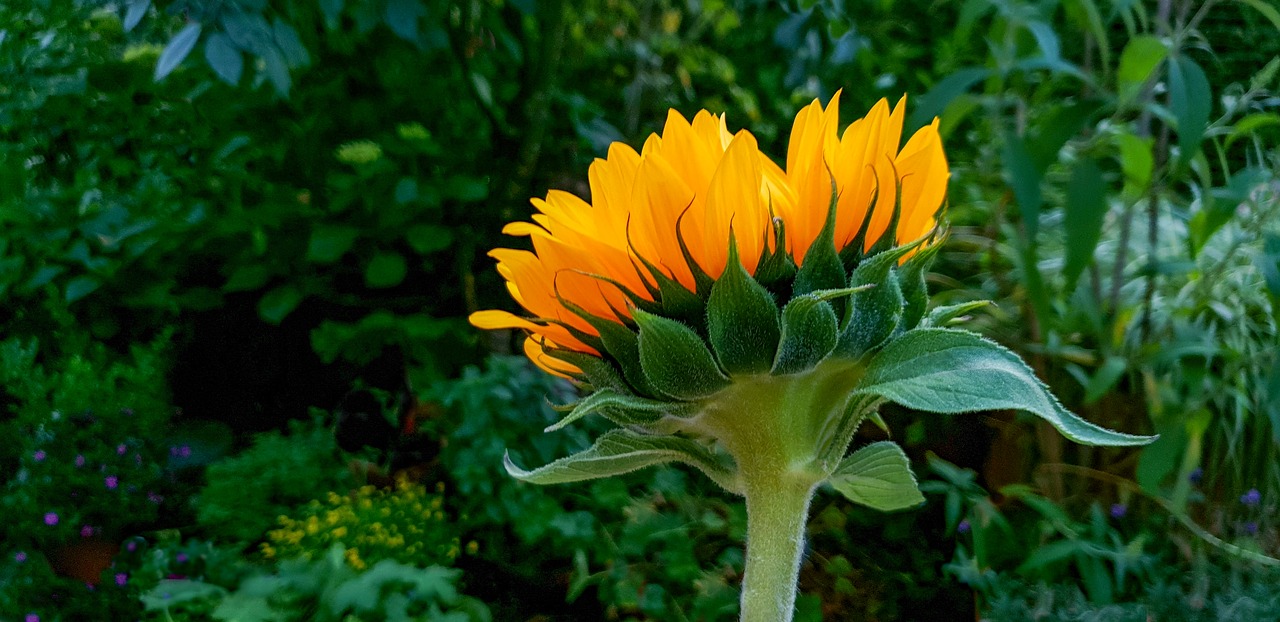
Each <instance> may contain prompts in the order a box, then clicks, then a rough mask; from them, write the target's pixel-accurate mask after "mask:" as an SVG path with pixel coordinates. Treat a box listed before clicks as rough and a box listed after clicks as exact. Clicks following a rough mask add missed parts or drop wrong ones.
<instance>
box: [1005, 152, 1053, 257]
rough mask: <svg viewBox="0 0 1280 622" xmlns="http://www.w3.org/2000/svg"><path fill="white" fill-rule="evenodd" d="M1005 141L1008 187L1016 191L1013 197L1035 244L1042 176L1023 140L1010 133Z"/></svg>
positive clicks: (1038, 221) (1038, 224) (1038, 228)
mask: <svg viewBox="0 0 1280 622" xmlns="http://www.w3.org/2000/svg"><path fill="white" fill-rule="evenodd" d="M1003 142H1004V144H1003V146H1002V147H1001V150H1000V154H1001V157H1002V158H1003V159H1004V171H1005V176H1006V177H1007V178H1008V180H1009V186H1010V187H1011V188H1013V198H1014V199H1015V200H1016V201H1017V202H1018V212H1019V213H1020V214H1021V215H1022V226H1023V227H1026V230H1027V240H1028V241H1029V242H1030V243H1031V244H1035V239H1036V233H1037V232H1038V231H1039V230H1040V205H1041V203H1042V202H1043V199H1042V198H1041V194H1040V178H1041V175H1042V174H1043V173H1042V171H1041V170H1040V169H1039V168H1037V167H1036V165H1035V164H1034V162H1033V161H1032V159H1031V154H1030V153H1029V152H1028V151H1027V145H1026V143H1025V142H1023V139H1022V137H1020V136H1018V135H1017V134H1014V133H1013V132H1009V133H1007V134H1005V137H1004V141H1003Z"/></svg>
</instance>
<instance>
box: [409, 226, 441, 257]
mask: <svg viewBox="0 0 1280 622" xmlns="http://www.w3.org/2000/svg"><path fill="white" fill-rule="evenodd" d="M404 239H405V241H406V242H408V243H409V246H410V247H411V248H413V252H415V253H418V254H419V255H426V254H427V253H434V252H436V251H442V250H444V249H446V248H449V245H450V244H453V231H452V230H451V229H449V228H448V227H442V226H440V225H415V226H413V227H410V228H409V230H408V231H406V232H405V234H404Z"/></svg>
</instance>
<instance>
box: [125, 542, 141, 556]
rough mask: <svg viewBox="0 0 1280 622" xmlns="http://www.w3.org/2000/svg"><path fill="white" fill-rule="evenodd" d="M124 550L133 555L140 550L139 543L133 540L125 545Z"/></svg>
mask: <svg viewBox="0 0 1280 622" xmlns="http://www.w3.org/2000/svg"><path fill="white" fill-rule="evenodd" d="M124 549H125V550H126V551H129V552H130V553H132V552H134V551H136V550H138V543H137V542H134V541H133V540H130V541H129V543H128V544H126V545H124Z"/></svg>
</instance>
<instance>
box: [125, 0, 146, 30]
mask: <svg viewBox="0 0 1280 622" xmlns="http://www.w3.org/2000/svg"><path fill="white" fill-rule="evenodd" d="M125 7H126V9H125V13H124V20H123V21H122V22H121V25H122V26H124V30H125V32H129V31H130V30H133V29H134V28H135V27H136V26H137V25H138V22H141V21H142V18H143V17H144V16H146V14H147V9H149V8H151V0H129V1H128V2H127V3H126V4H125Z"/></svg>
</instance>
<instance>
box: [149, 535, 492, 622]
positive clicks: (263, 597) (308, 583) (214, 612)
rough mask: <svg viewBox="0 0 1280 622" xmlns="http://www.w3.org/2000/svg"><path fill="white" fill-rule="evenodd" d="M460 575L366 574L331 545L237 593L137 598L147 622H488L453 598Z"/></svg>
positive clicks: (395, 569)
mask: <svg viewBox="0 0 1280 622" xmlns="http://www.w3.org/2000/svg"><path fill="white" fill-rule="evenodd" d="M459 574H460V573H459V572H458V571H456V570H449V569H445V568H441V567H438V566H431V567H427V568H420V567H414V566H410V565H405V564H401V563H398V562H394V561H391V560H383V561H380V562H378V563H377V564H375V565H373V566H372V567H371V568H369V569H368V570H367V571H364V572H360V571H357V570H354V569H352V568H351V566H349V565H348V564H347V563H346V561H345V559H344V553H343V549H342V547H341V546H340V545H335V546H334V547H333V548H332V549H330V550H329V551H327V552H326V553H324V554H323V555H321V556H320V558H319V559H315V560H309V559H305V558H300V559H294V560H288V561H284V562H281V563H280V565H279V567H278V568H276V569H274V571H273V572H259V573H254V574H251V575H249V576H247V577H246V578H244V579H243V580H242V581H241V582H240V583H239V584H238V585H237V586H234V587H233V588H230V589H228V588H226V587H223V586H220V585H216V584H212V583H206V582H202V581H195V580H190V579H178V580H163V581H161V582H160V583H159V584H157V585H156V586H155V587H154V588H152V589H150V590H148V591H147V592H146V593H145V594H143V595H142V602H143V604H144V605H145V606H146V610H147V611H148V612H152V616H153V617H152V619H166V620H172V619H187V620H225V621H234V620H257V621H263V622H267V621H279V622H293V621H298V622H301V621H302V620H317V621H322V622H323V621H338V620H347V619H350V618H351V617H356V618H358V619H361V620H371V621H377V622H384V621H385V622H395V621H400V622H409V621H414V622H488V621H489V620H490V619H491V618H490V617H489V611H488V609H487V608H486V607H485V606H484V604H483V603H481V602H479V601H476V600H475V599H471V598H467V597H465V596H462V595H460V594H459V593H458V591H457V589H456V587H455V586H454V584H455V583H456V582H457V580H458V578H459Z"/></svg>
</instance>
